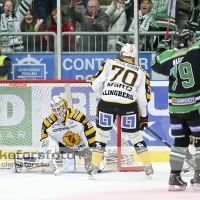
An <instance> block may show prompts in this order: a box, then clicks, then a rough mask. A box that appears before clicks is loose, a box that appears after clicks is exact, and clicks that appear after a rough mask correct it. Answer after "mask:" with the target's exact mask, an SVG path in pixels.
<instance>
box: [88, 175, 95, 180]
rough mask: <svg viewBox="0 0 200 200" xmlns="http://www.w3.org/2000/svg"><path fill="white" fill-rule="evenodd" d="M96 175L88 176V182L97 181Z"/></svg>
mask: <svg viewBox="0 0 200 200" xmlns="http://www.w3.org/2000/svg"><path fill="white" fill-rule="evenodd" d="M95 179H96V174H88V180H95Z"/></svg>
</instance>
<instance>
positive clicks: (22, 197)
mask: <svg viewBox="0 0 200 200" xmlns="http://www.w3.org/2000/svg"><path fill="white" fill-rule="evenodd" d="M153 167H154V171H155V174H154V175H152V179H150V178H149V177H147V176H146V175H145V174H144V172H107V171H105V172H102V173H100V174H97V176H96V179H95V180H88V176H87V174H86V173H85V172H74V173H61V174H59V175H58V176H55V175H53V174H50V173H44V174H42V173H37V172H29V173H13V172H12V171H0V199H1V200H80V199H82V200H107V199H108V200H110V199H112V200H134V199H136V200H157V199H159V200H174V199H176V200H177V199H181V200H184V199H187V200H189V199H192V200H193V199H195V200H196V199H200V191H195V190H193V189H192V187H191V185H190V179H191V178H192V176H193V173H191V172H189V173H186V174H183V175H182V177H183V179H184V180H185V181H187V182H188V186H187V189H186V190H185V191H178V192H169V191H168V178H169V164H168V163H153Z"/></svg>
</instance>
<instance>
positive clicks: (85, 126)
mask: <svg viewBox="0 0 200 200" xmlns="http://www.w3.org/2000/svg"><path fill="white" fill-rule="evenodd" d="M95 135H96V130H95V128H94V127H93V125H92V124H91V123H90V122H89V121H88V119H87V118H86V116H85V115H84V114H83V112H81V111H79V110H77V109H74V108H69V109H67V111H66V117H65V121H64V122H63V123H61V122H59V121H58V120H57V118H56V116H55V115H54V114H53V113H52V114H51V115H50V116H49V117H47V118H45V119H44V120H43V123H42V133H41V140H42V139H44V138H47V137H51V138H53V139H55V140H56V141H58V142H60V143H62V144H63V145H65V146H67V147H69V148H71V149H73V150H75V151H82V150H83V149H84V148H88V147H92V146H93V143H94V141H95Z"/></svg>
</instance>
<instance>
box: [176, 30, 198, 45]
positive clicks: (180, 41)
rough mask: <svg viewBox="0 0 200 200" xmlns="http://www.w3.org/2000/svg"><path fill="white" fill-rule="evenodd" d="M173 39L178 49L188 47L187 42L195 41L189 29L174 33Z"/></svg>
mask: <svg viewBox="0 0 200 200" xmlns="http://www.w3.org/2000/svg"><path fill="white" fill-rule="evenodd" d="M173 37H174V44H175V47H176V48H178V49H181V48H183V47H188V41H192V40H194V39H195V36H194V32H193V31H191V30H189V29H182V30H178V31H176V32H175V33H174V36H173Z"/></svg>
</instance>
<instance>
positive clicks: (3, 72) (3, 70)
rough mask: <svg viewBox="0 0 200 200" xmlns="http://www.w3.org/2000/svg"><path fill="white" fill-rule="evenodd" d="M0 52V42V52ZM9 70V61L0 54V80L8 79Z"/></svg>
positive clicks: (0, 48)
mask: <svg viewBox="0 0 200 200" xmlns="http://www.w3.org/2000/svg"><path fill="white" fill-rule="evenodd" d="M1 50H2V42H1V40H0V51H1ZM10 68H11V60H10V58H9V57H8V56H5V55H2V54H0V80H7V79H8V72H9V71H10Z"/></svg>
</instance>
